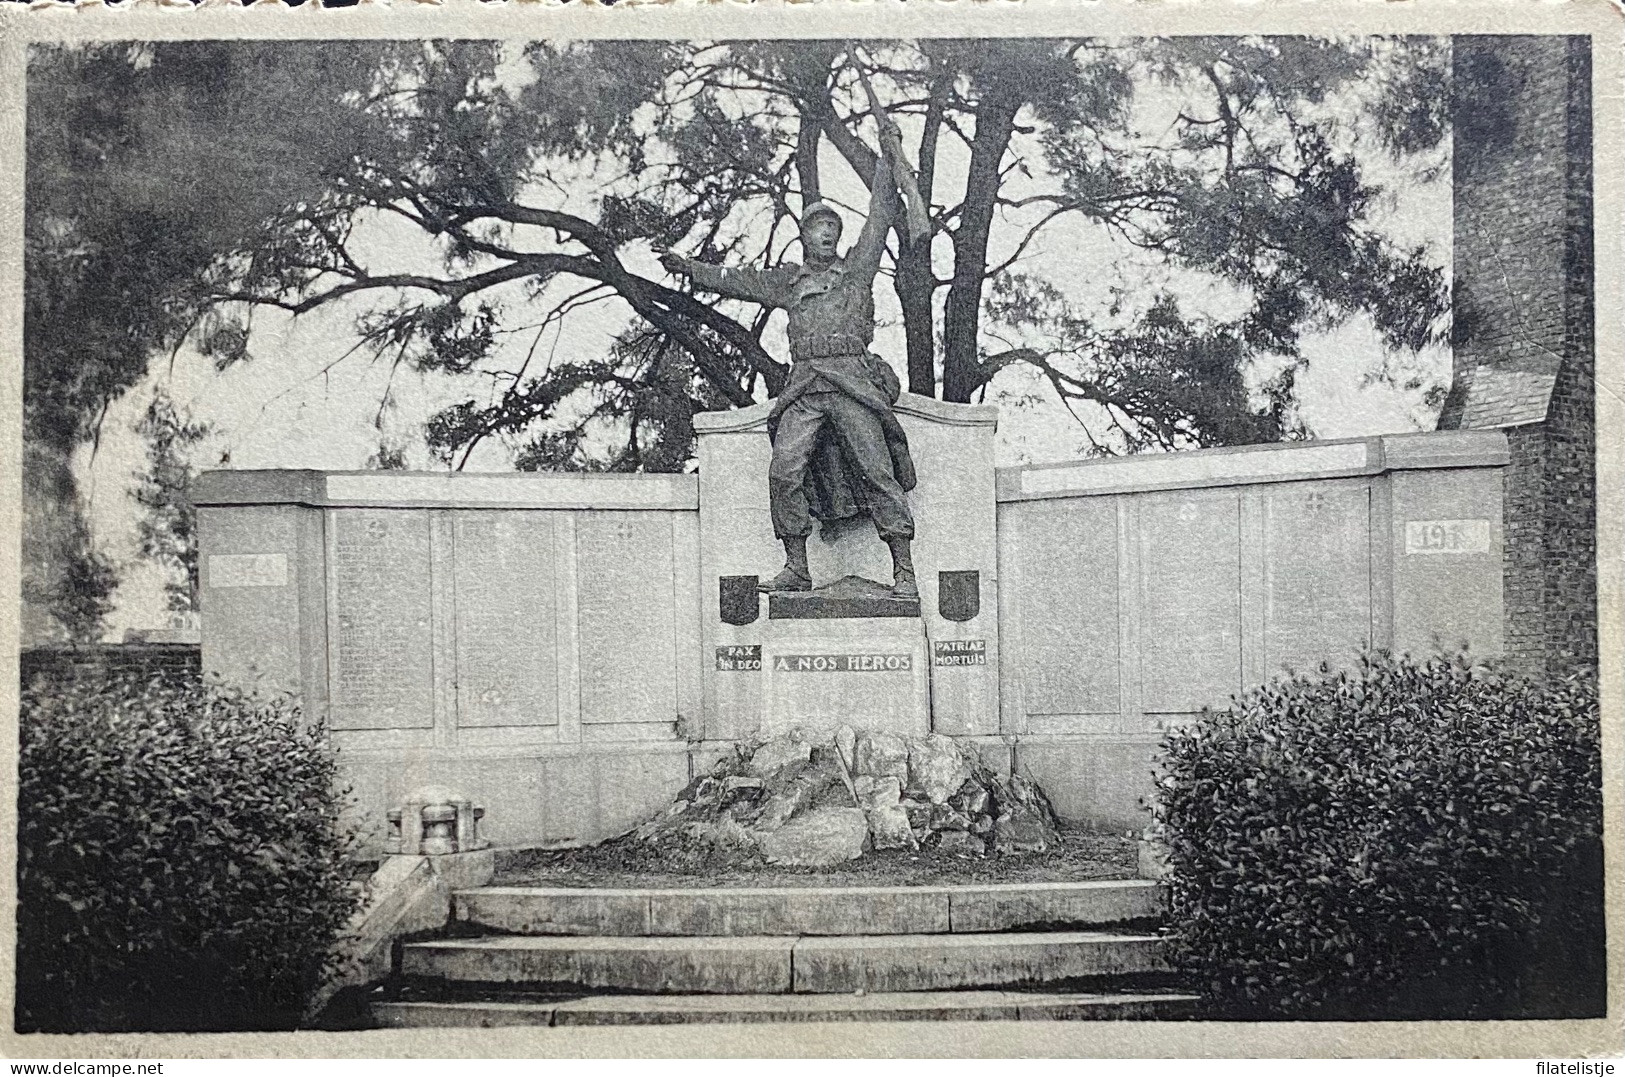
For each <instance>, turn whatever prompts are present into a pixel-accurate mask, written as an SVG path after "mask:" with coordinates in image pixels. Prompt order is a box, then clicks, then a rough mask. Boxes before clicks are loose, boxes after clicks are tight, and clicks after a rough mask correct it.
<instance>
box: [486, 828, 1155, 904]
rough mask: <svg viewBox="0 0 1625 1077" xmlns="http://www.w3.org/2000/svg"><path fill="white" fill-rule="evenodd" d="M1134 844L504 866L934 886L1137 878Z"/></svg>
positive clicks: (520, 873)
mask: <svg viewBox="0 0 1625 1077" xmlns="http://www.w3.org/2000/svg"><path fill="white" fill-rule="evenodd" d="M1135 856H1136V846H1135V842H1134V841H1133V840H1132V839H1130V838H1128V837H1125V836H1123V835H1121V834H1103V833H1100V832H1098V831H1091V830H1077V829H1064V828H1063V829H1062V831H1061V842H1060V846H1059V847H1058V848H1056V849H1051V850H1049V851H1047V852H1042V853H1027V854H1023V855H1016V856H969V855H963V854H951V853H934V852H931V851H930V850H926V851H922V852H910V851H909V850H906V849H894V850H886V851H884V852H871V853H866V854H864V856H863V857H862V858H861V859H859V860H855V861H852V862H850V863H847V864H844V865H842V866H840V867H838V868H824V869H818V868H785V867H779V866H777V865H771V864H765V863H761V862H759V861H754V862H745V863H739V862H736V861H732V860H729V859H723V858H720V857H718V856H716V855H715V854H711V853H707V852H706V851H704V850H700V849H672V848H664V849H660V850H650V849H649V848H647V847H646V846H636V845H632V844H631V843H627V842H622V841H618V840H611V841H607V842H603V843H601V844H598V845H590V846H585V847H583V848H579V849H562V850H555V851H546V852H544V851H537V852H535V853H533V854H531V858H527V859H529V860H530V862H528V863H526V864H525V865H524V866H523V867H520V868H515V869H512V870H509V871H506V872H504V873H503V874H502V875H501V876H500V877H498V878H497V879H496V880H495V885H500V886H527V885H528V886H581V887H613V888H619V889H630V888H668V889H675V888H683V887H704V886H929V885H940V884H950V883H1009V882H1067V881H1073V880H1081V879H1132V878H1134V868H1135Z"/></svg>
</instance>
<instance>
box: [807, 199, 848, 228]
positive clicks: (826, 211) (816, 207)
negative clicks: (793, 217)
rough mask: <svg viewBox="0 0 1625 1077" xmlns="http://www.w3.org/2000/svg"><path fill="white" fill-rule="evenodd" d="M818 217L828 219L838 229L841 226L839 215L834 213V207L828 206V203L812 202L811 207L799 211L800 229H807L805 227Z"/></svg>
mask: <svg viewBox="0 0 1625 1077" xmlns="http://www.w3.org/2000/svg"><path fill="white" fill-rule="evenodd" d="M819 217H829V218H830V219H832V220H833V221H834V222H835V224H836V226H837V227H839V226H840V224H841V215H840V214H839V213H838V212H836V210H835V207H834V206H832V205H830V204H829V203H828V202H814V203H813V204H812V205H810V206H808V207H807V208H806V209H804V210H802V211H801V227H803V228H805V227H807V225H809V224H811V223H812V222H813V221H815V220H817V219H818V218H819Z"/></svg>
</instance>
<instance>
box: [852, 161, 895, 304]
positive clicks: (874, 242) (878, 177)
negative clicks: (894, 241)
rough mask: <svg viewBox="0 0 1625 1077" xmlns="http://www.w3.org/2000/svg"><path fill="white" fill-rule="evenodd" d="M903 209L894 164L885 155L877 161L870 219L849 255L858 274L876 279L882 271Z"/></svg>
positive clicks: (864, 225) (871, 195)
mask: <svg viewBox="0 0 1625 1077" xmlns="http://www.w3.org/2000/svg"><path fill="white" fill-rule="evenodd" d="M901 209H902V200H901V199H899V198H898V197H897V184H896V183H895V182H894V181H893V178H892V166H891V162H890V161H889V160H888V159H887V156H886V154H884V153H882V154H881V155H880V157H878V158H877V159H876V161H875V175H874V180H873V182H872V183H870V185H869V218H868V220H866V221H864V222H863V231H862V232H860V233H859V234H858V241H857V242H856V243H855V244H853V245H852V251H851V253H850V254H848V255H847V263H848V264H849V265H850V266H851V267H852V268H853V269H854V270H855V271H857V272H860V273H866V274H868V275H869V276H870V277H873V276H874V275H875V274H876V273H878V272H879V271H880V256H881V255H882V254H885V253H886V233H887V232H889V231H890V230H891V226H892V222H893V221H894V220H896V219H897V214H898V213H899V212H900V211H901Z"/></svg>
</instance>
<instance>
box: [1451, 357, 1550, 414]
mask: <svg viewBox="0 0 1625 1077" xmlns="http://www.w3.org/2000/svg"><path fill="white" fill-rule="evenodd" d="M1467 375H1468V376H1467V378H1466V379H1465V381H1466V383H1467V384H1466V385H1465V386H1464V387H1463V388H1464V391H1463V394H1462V404H1461V419H1460V421H1459V423H1458V424H1457V425H1458V428H1460V429H1463V430H1490V429H1494V428H1496V427H1504V426H1526V425H1528V424H1529V423H1543V422H1545V421H1546V409H1547V407H1548V406H1549V405H1550V403H1551V399H1552V389H1553V388H1554V387H1555V386H1556V385H1557V364H1556V363H1553V364H1552V365H1551V366H1550V368H1549V369H1544V370H1541V369H1536V370H1528V369H1523V370H1517V369H1514V370H1508V369H1506V368H1503V367H1494V366H1476V367H1473V368H1471V370H1470V371H1469V372H1467Z"/></svg>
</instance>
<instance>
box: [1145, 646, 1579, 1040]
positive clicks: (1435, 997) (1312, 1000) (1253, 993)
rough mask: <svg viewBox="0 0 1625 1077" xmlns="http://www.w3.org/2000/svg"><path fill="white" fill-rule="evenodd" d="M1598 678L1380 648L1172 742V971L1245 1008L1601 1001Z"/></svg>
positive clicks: (1167, 815)
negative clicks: (1555, 677) (1562, 679)
mask: <svg viewBox="0 0 1625 1077" xmlns="http://www.w3.org/2000/svg"><path fill="white" fill-rule="evenodd" d="M1598 728H1599V727H1598V708H1597V695H1596V687H1595V683H1594V682H1591V681H1581V680H1571V681H1568V682H1566V683H1559V684H1552V685H1540V684H1537V683H1534V682H1531V681H1528V680H1524V679H1521V678H1519V677H1516V676H1513V675H1511V674H1508V673H1505V672H1499V671H1496V670H1494V669H1489V668H1484V667H1476V668H1475V667H1470V666H1469V665H1468V664H1467V663H1466V662H1465V660H1463V659H1455V660H1451V659H1446V658H1435V659H1432V660H1428V661H1425V662H1420V663H1419V662H1415V661H1412V660H1410V659H1408V658H1394V657H1391V656H1389V655H1386V654H1381V653H1375V654H1367V655H1366V656H1364V657H1363V658H1362V661H1361V663H1360V665H1359V667H1358V668H1357V669H1355V670H1353V671H1348V672H1342V673H1338V674H1335V675H1329V674H1324V673H1323V675H1322V676H1320V677H1317V678H1311V677H1298V678H1295V679H1292V680H1287V681H1280V682H1277V683H1275V684H1272V685H1270V686H1268V687H1266V688H1262V689H1258V690H1255V691H1253V692H1251V693H1250V694H1248V695H1247V696H1245V697H1244V698H1242V699H1240V700H1238V701H1237V703H1236V704H1235V705H1234V706H1233V707H1232V708H1231V709H1230V710H1227V711H1216V712H1212V711H1210V712H1207V713H1205V714H1203V715H1202V717H1201V718H1200V719H1199V720H1197V721H1196V722H1195V723H1193V724H1192V725H1191V726H1189V727H1187V728H1184V729H1181V730H1177V731H1174V732H1172V733H1170V734H1169V735H1168V736H1167V737H1166V738H1165V740H1164V743H1163V749H1164V752H1165V756H1164V763H1163V770H1162V774H1161V776H1160V782H1161V788H1160V790H1159V803H1158V805H1157V817H1158V822H1159V823H1160V825H1161V828H1162V830H1163V831H1164V836H1165V839H1166V841H1167V842H1168V846H1169V861H1170V866H1171V869H1172V874H1171V876H1170V879H1169V882H1170V886H1171V893H1170V897H1171V911H1172V916H1171V921H1172V927H1173V930H1174V936H1173V938H1172V939H1171V940H1170V942H1171V953H1172V956H1173V958H1174V960H1175V962H1176V963H1177V964H1178V965H1179V966H1180V967H1182V968H1183V969H1184V970H1186V971H1187V972H1188V973H1189V974H1191V975H1192V976H1193V977H1194V978H1195V979H1196V980H1197V981H1198V982H1199V983H1200V985H1201V986H1202V987H1203V988H1204V989H1205V990H1206V991H1207V992H1208V993H1209V994H1210V997H1211V998H1213V999H1214V1000H1215V1002H1216V1003H1217V1004H1218V1006H1219V1007H1220V1008H1221V1009H1223V1010H1224V1011H1225V1012H1227V1013H1229V1014H1231V1015H1234V1016H1292V1017H1316V1018H1321V1019H1332V1018H1359V1017H1450V1016H1455V1017H1487V1016H1505V1017H1534V1016H1560V1015H1561V1016H1583V1015H1588V1014H1591V1013H1595V1015H1599V1016H1600V1014H1601V1012H1602V991H1603V976H1604V973H1603V966H1602V961H1603V934H1602V932H1603V927H1602V909H1603V897H1602V861H1601V833H1602V792H1601V758H1600V751H1599V732H1598Z"/></svg>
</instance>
